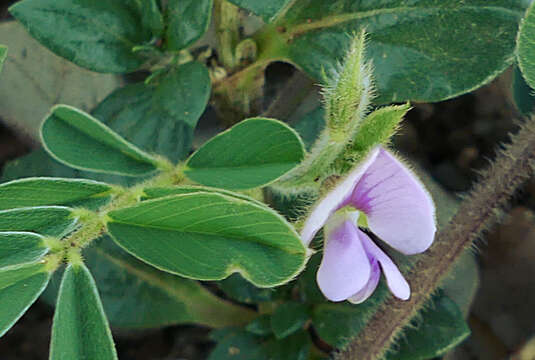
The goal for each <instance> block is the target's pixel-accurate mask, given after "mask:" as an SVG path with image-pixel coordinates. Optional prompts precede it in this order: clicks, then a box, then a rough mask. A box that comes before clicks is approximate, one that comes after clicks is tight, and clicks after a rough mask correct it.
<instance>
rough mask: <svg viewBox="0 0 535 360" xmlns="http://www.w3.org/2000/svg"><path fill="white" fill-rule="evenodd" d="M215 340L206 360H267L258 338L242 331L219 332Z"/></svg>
mask: <svg viewBox="0 0 535 360" xmlns="http://www.w3.org/2000/svg"><path fill="white" fill-rule="evenodd" d="M223 331H224V332H223ZM216 340H218V343H217V345H216V347H215V349H214V350H213V351H212V352H211V353H210V356H209V357H208V360H269V358H268V356H267V354H266V353H265V351H264V349H263V348H262V346H261V344H260V340H259V338H258V337H257V336H255V335H253V334H251V333H249V332H246V331H244V330H242V329H222V330H219V334H216Z"/></svg>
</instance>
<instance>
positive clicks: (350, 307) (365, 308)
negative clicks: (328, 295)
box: [312, 281, 389, 348]
mask: <svg viewBox="0 0 535 360" xmlns="http://www.w3.org/2000/svg"><path fill="white" fill-rule="evenodd" d="M388 295H389V293H388V289H387V287H386V285H385V284H384V282H383V281H381V282H380V283H379V286H378V287H377V289H376V290H375V292H374V294H373V295H372V296H371V297H370V298H369V299H368V300H366V301H365V302H364V303H362V304H359V305H354V304H350V303H348V302H343V303H330V302H324V303H320V304H318V305H316V306H314V309H313V311H312V324H313V325H314V329H315V330H316V332H317V333H318V336H319V337H320V338H321V339H322V340H323V341H325V342H326V343H328V344H329V345H331V346H333V347H335V348H342V347H344V346H345V345H347V344H348V343H349V341H350V340H351V339H352V338H353V337H354V336H355V335H356V334H358V333H359V332H360V330H362V328H363V327H364V326H365V325H366V323H367V321H368V320H369V319H370V317H371V316H372V315H373V314H374V312H375V311H376V310H377V307H378V306H379V305H380V304H381V303H382V302H383V301H384V300H385V299H386V298H387V297H388Z"/></svg>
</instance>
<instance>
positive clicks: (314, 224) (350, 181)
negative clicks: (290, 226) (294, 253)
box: [301, 148, 379, 246]
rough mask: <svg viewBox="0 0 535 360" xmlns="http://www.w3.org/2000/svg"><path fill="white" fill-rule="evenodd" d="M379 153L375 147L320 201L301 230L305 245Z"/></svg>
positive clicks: (349, 193)
mask: <svg viewBox="0 0 535 360" xmlns="http://www.w3.org/2000/svg"><path fill="white" fill-rule="evenodd" d="M378 153H379V148H375V149H373V150H372V151H371V152H370V154H369V155H368V157H367V158H366V160H364V161H363V162H362V163H361V164H360V165H359V166H358V167H357V168H355V169H354V170H352V171H351V173H349V175H348V176H347V177H346V178H345V179H344V180H343V181H342V182H341V183H340V184H339V185H338V186H336V187H335V188H334V189H333V190H332V191H330V192H329V193H328V194H327V196H325V197H324V198H323V199H322V200H321V201H319V202H318V204H317V205H316V207H315V208H314V209H313V210H312V212H311V213H310V215H309V216H308V218H307V219H306V221H305V224H304V226H303V230H302V231H301V241H302V242H303V244H305V246H308V244H310V242H311V241H312V239H313V238H314V235H316V233H317V232H318V230H319V229H321V228H322V227H323V225H324V224H325V222H327V219H328V218H329V216H330V215H331V214H332V213H333V212H335V211H336V210H338V209H339V208H340V207H341V206H342V205H343V204H344V201H345V200H347V199H348V198H349V197H350V196H351V194H352V192H353V188H354V187H355V184H356V183H357V182H358V181H359V180H360V178H361V176H362V175H363V174H364V173H365V171H366V170H367V169H368V167H369V166H370V165H371V164H372V163H373V162H374V160H375V158H376V157H377V155H378Z"/></svg>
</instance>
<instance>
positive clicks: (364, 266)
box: [316, 220, 371, 301]
mask: <svg viewBox="0 0 535 360" xmlns="http://www.w3.org/2000/svg"><path fill="white" fill-rule="evenodd" d="M361 235H364V233H362V232H361V231H360V230H359V229H358V228H357V227H356V225H355V224H353V222H352V221H351V220H347V221H344V222H342V223H340V225H339V226H338V227H337V228H335V229H333V231H331V232H330V233H329V234H326V237H327V239H326V242H325V249H324V252H323V259H322V260H321V265H320V268H319V270H318V273H317V276H316V279H317V281H318V286H319V288H320V290H321V292H322V293H323V294H324V295H325V297H326V298H327V299H329V300H331V301H342V300H346V299H347V298H349V297H350V296H351V295H353V294H355V293H357V292H359V291H360V290H361V289H362V288H363V287H364V286H365V285H366V284H367V283H368V280H369V279H370V275H371V265H370V260H369V259H368V255H367V254H366V251H365V250H364V247H363V245H362V242H361V239H360V236H361Z"/></svg>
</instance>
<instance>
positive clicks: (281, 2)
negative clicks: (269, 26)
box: [229, 0, 291, 23]
mask: <svg viewBox="0 0 535 360" xmlns="http://www.w3.org/2000/svg"><path fill="white" fill-rule="evenodd" d="M229 1H230V2H231V3H233V4H235V5H238V6H239V7H241V8H244V9H247V10H249V11H251V12H252V13H253V14H255V15H258V16H260V17H261V18H262V19H263V20H264V21H265V22H267V23H269V22H271V21H273V19H275V18H276V17H277V16H278V15H279V14H280V13H281V12H282V11H283V10H284V8H285V7H286V5H287V4H289V3H290V1H291V0H271V1H258V0H229Z"/></svg>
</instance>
